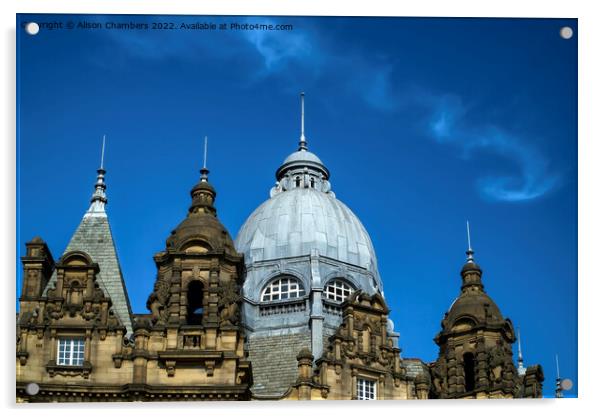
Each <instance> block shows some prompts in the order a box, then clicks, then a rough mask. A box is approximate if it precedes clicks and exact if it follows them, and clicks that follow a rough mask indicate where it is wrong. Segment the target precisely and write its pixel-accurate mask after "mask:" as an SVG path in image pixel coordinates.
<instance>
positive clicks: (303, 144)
mask: <svg viewBox="0 0 602 417" xmlns="http://www.w3.org/2000/svg"><path fill="white" fill-rule="evenodd" d="M299 150H300V151H306V150H307V141H306V140H305V93H303V92H301V137H300V138H299Z"/></svg>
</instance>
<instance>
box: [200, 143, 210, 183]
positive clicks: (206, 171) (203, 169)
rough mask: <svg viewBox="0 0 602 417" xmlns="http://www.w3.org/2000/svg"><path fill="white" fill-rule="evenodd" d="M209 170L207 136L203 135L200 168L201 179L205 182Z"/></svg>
mask: <svg viewBox="0 0 602 417" xmlns="http://www.w3.org/2000/svg"><path fill="white" fill-rule="evenodd" d="M208 175H209V170H208V169H207V136H205V150H204V152H203V168H202V169H201V181H202V182H207V178H208Z"/></svg>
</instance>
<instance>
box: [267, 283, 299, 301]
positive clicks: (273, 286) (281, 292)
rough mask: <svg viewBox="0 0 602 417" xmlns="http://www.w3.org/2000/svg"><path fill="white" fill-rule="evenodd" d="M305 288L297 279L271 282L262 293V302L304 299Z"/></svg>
mask: <svg viewBox="0 0 602 417" xmlns="http://www.w3.org/2000/svg"><path fill="white" fill-rule="evenodd" d="M304 295H305V288H303V284H301V281H299V280H298V279H297V278H294V277H281V278H277V279H275V280H273V281H271V282H270V283H269V284H268V285H266V286H265V288H264V289H263V291H262V292H261V301H262V302H271V301H285V300H293V299H296V298H300V297H303V296H304Z"/></svg>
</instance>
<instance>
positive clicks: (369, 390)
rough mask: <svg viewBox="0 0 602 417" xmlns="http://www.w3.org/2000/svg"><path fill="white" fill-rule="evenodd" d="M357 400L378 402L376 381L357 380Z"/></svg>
mask: <svg viewBox="0 0 602 417" xmlns="http://www.w3.org/2000/svg"><path fill="white" fill-rule="evenodd" d="M357 399H358V400H376V399H377V386H376V381H374V380H372V379H365V378H358V379H357Z"/></svg>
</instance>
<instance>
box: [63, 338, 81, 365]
mask: <svg viewBox="0 0 602 417" xmlns="http://www.w3.org/2000/svg"><path fill="white" fill-rule="evenodd" d="M56 363H57V364H58V365H67V366H81V365H83V364H84V339H81V338H61V339H59V341H58V352H57V358H56Z"/></svg>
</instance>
